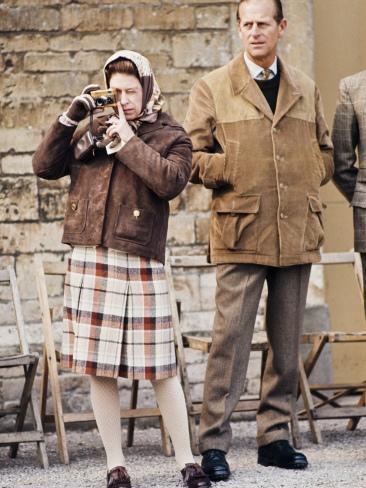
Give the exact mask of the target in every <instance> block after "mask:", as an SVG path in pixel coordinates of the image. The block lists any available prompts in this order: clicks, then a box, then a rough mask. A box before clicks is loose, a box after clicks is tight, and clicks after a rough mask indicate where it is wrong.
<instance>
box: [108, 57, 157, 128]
mask: <svg viewBox="0 0 366 488" xmlns="http://www.w3.org/2000/svg"><path fill="white" fill-rule="evenodd" d="M119 59H128V60H130V61H131V62H132V63H133V64H134V65H135V66H136V68H137V71H138V73H139V76H140V82H141V85H142V91H143V96H142V111H141V114H140V115H139V116H138V117H137V119H136V120H132V121H130V120H129V121H128V123H129V124H130V125H132V126H133V128H134V129H135V130H136V129H137V128H138V127H139V126H140V125H141V123H142V122H150V123H153V122H155V121H156V119H157V118H158V113H159V112H160V110H161V109H162V107H163V104H164V99H163V96H162V94H161V91H160V88H159V85H158V84H157V82H156V80H155V76H154V73H153V72H152V69H151V66H150V63H149V61H148V59H146V58H145V57H144V56H142V55H141V54H139V53H137V52H135V51H127V50H123V51H117V52H116V53H114V54H113V55H112V56H111V57H110V58H109V59H108V60H107V62H106V63H105V65H104V78H105V82H106V86H107V88H109V86H108V81H107V77H106V68H107V66H108V65H109V64H111V63H113V62H114V61H118V60H119Z"/></svg>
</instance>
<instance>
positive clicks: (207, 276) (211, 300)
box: [200, 268, 216, 311]
mask: <svg viewBox="0 0 366 488" xmlns="http://www.w3.org/2000/svg"><path fill="white" fill-rule="evenodd" d="M215 292H216V270H215V268H213V269H212V270H210V271H205V272H203V273H200V302H201V310H209V311H212V310H213V311H214V310H215Z"/></svg>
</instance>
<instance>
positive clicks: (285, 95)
mask: <svg viewBox="0 0 366 488" xmlns="http://www.w3.org/2000/svg"><path fill="white" fill-rule="evenodd" d="M278 66H279V71H280V87H279V91H278V99H277V107H276V113H275V114H273V113H272V110H271V109H270V107H269V105H268V103H267V100H266V98H265V96H264V95H263V93H262V92H261V90H260V88H259V87H258V85H257V83H256V82H255V81H254V80H253V79H252V77H251V76H250V73H249V70H248V68H247V66H246V64H245V61H244V56H243V53H242V52H241V53H240V54H238V56H236V57H235V58H234V59H233V60H232V61H230V63H229V64H228V69H229V77H230V80H231V86H232V90H233V93H234V95H239V94H241V95H242V96H243V97H244V98H245V99H246V100H248V101H249V102H250V103H251V104H252V105H254V106H255V107H257V109H258V110H260V111H261V112H262V113H263V114H264V115H265V116H266V117H267V118H269V119H270V120H272V121H273V125H274V126H275V125H277V124H278V122H279V121H280V120H281V119H282V118H283V117H284V115H286V113H287V112H288V111H289V110H290V109H291V108H292V107H293V106H294V104H295V103H296V102H297V101H298V100H299V99H300V98H301V97H302V92H301V89H300V87H299V86H298V84H297V83H296V80H295V78H294V75H293V73H292V70H291V71H290V68H289V67H288V66H287V65H286V63H284V62H283V61H282V60H281V59H280V58H278Z"/></svg>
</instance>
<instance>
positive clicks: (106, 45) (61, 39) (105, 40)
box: [49, 32, 119, 52]
mask: <svg viewBox="0 0 366 488" xmlns="http://www.w3.org/2000/svg"><path fill="white" fill-rule="evenodd" d="M118 35H119V33H115V32H103V33H99V34H81V33H78V32H72V33H70V34H64V35H59V36H56V37H52V38H50V39H49V44H50V49H51V50H52V51H69V52H78V51H80V50H82V51H106V52H108V51H113V50H117V42H118Z"/></svg>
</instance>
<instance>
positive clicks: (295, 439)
mask: <svg viewBox="0 0 366 488" xmlns="http://www.w3.org/2000/svg"><path fill="white" fill-rule="evenodd" d="M291 436H292V443H293V446H294V447H295V448H296V449H301V448H302V442H301V436H300V428H299V419H298V417H297V412H296V398H292V401H291Z"/></svg>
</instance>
